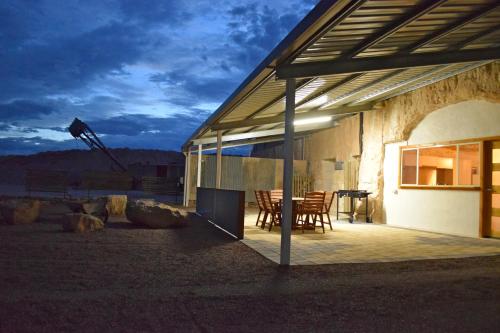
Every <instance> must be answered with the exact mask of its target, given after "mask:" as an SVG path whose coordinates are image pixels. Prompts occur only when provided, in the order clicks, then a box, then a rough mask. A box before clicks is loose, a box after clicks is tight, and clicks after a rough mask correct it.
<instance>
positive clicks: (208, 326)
mask: <svg viewBox="0 0 500 333" xmlns="http://www.w3.org/2000/svg"><path fill="white" fill-rule="evenodd" d="M60 229H61V227H60V226H59V225H56V224H42V223H39V224H34V225H29V226H0V242H1V243H0V331H2V332H16V331H21V332H22V331H36V332H57V331H85V332H105V331H119V332H136V331H142V332H149V331H153V332H175V331H182V332H184V331H186V332H285V331H286V332H332V331H335V332H388V331H393V332H419V331H425V332H429V331H431V332H433V331H440V332H500V316H499V313H500V256H496V257H479V258H467V259H447V260H430V261H414V262H399V263H380V264H339V265H323V266H293V267H289V268H285V267H279V266H277V265H275V264H274V263H272V262H270V261H268V260H267V259H265V258H264V257H262V256H260V255H259V254H257V253H256V252H254V251H253V250H251V249H250V248H248V247H247V246H245V245H244V244H243V243H241V242H237V241H234V240H232V239H230V238H228V237H227V236H226V235H225V234H224V233H222V232H220V231H219V230H217V229H215V228H214V227H212V226H211V225H207V224H205V223H203V222H202V221H200V220H197V221H193V222H191V224H190V226H189V227H187V228H184V229H173V230H147V229H137V228H134V227H132V226H131V225H129V224H126V223H109V224H108V228H107V229H106V230H105V231H103V232H99V233H93V234H87V235H78V234H71V233H63V232H61V231H60Z"/></svg>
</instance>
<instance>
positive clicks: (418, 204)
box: [384, 101, 500, 237]
mask: <svg viewBox="0 0 500 333" xmlns="http://www.w3.org/2000/svg"><path fill="white" fill-rule="evenodd" d="M490 136H500V104H494V103H489V102H484V101H467V102H462V103H458V104H454V105H450V106H447V107H445V108H442V109H440V110H437V111H435V112H433V113H431V114H429V115H428V116H427V117H426V118H424V120H422V122H421V123H420V124H419V125H418V126H417V127H416V128H415V129H414V130H413V132H412V134H411V136H410V138H409V140H408V142H400V143H393V144H387V145H386V146H385V157H384V214H385V221H386V223H387V224H388V225H393V226H398V227H404V228H411V229H418V230H426V231H433V232H440V233H446V234H451V235H459V236H469V237H478V236H479V215H480V211H479V207H480V200H479V199H480V193H479V192H478V191H446V190H420V189H417V190H411V189H398V174H399V147H400V146H405V145H413V144H426V143H435V142H441V141H454V140H463V139H473V138H481V137H490Z"/></svg>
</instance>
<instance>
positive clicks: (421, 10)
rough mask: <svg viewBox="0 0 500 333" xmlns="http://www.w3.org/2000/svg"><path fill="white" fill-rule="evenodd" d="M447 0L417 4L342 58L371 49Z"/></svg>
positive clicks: (432, 0) (433, 0)
mask: <svg viewBox="0 0 500 333" xmlns="http://www.w3.org/2000/svg"><path fill="white" fill-rule="evenodd" d="M446 1H447V0H439V1H435V0H428V1H425V2H424V3H422V4H420V5H418V6H415V8H414V9H413V10H412V11H411V12H410V13H409V14H407V15H404V16H403V17H402V18H401V19H399V20H397V21H396V22H394V23H392V24H390V25H389V26H387V27H386V28H384V29H382V30H381V31H380V32H378V33H377V34H375V35H374V36H372V37H371V38H368V40H366V41H362V42H361V43H360V44H359V45H358V46H356V47H354V49H352V50H350V51H349V52H348V53H346V54H342V55H341V57H342V58H352V57H354V56H356V55H358V54H359V53H361V52H363V51H365V50H367V49H369V48H370V47H372V46H373V45H375V44H377V43H379V42H381V41H382V40H384V39H386V38H387V37H389V36H390V35H392V34H393V33H395V32H396V31H398V30H399V29H401V28H403V27H404V26H406V25H407V24H409V23H411V22H413V21H414V20H416V19H418V18H419V17H421V16H423V15H425V14H427V13H428V12H430V11H431V10H433V9H434V8H436V7H439V6H440V5H442V4H443V3H444V2H446Z"/></svg>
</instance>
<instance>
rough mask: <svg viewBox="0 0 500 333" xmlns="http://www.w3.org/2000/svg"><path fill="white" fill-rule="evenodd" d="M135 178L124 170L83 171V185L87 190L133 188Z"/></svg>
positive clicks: (125, 189) (124, 189) (123, 189)
mask: <svg viewBox="0 0 500 333" xmlns="http://www.w3.org/2000/svg"><path fill="white" fill-rule="evenodd" d="M133 184H134V179H133V178H132V177H131V176H129V175H128V174H126V173H123V172H101V171H100V172H96V171H86V172H84V173H83V187H84V188H85V189H86V190H119V191H129V190H132V188H133Z"/></svg>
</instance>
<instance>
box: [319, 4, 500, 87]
mask: <svg viewBox="0 0 500 333" xmlns="http://www.w3.org/2000/svg"><path fill="white" fill-rule="evenodd" d="M498 6H499V4H498V2H497V3H496V4H492V5H490V6H488V7H486V8H482V9H481V10H478V11H476V12H474V13H472V14H470V15H468V16H466V17H465V18H463V19H460V20H458V21H456V22H454V23H452V24H449V25H447V26H446V27H444V28H443V29H440V30H438V31H437V32H435V33H434V34H432V35H431V36H427V37H424V38H422V39H421V40H419V41H417V42H416V43H414V44H412V45H410V46H408V47H405V48H404V49H402V50H400V51H399V52H397V53H396V54H408V53H411V52H413V51H415V50H417V49H418V48H420V47H422V46H425V45H427V44H430V43H432V42H435V41H436V40H438V39H440V38H442V37H444V36H447V35H448V34H450V33H451V32H454V31H456V30H457V29H460V28H462V27H463V26H465V25H467V24H469V23H471V22H473V21H475V20H477V19H479V18H481V17H483V16H484V15H486V14H488V13H490V12H491V11H492V10H494V9H495V8H496V7H498ZM408 23H410V22H407V24H408ZM402 26H404V25H402ZM498 28H500V26H499V25H496V26H494V27H492V28H490V29H488V30H485V31H482V32H480V33H478V34H476V35H474V36H472V37H469V38H468V39H466V40H464V41H462V42H460V43H459V44H457V45H453V46H451V47H449V48H448V49H447V51H451V50H459V49H461V48H462V47H464V46H466V45H468V44H470V43H472V42H473V41H474V40H476V39H479V38H483V37H485V36H487V35H489V34H491V33H493V32H495V31H498ZM380 35H382V34H380ZM376 38H377V36H375V37H373V38H372V39H371V40H375V39H376ZM380 40H382V39H379V40H378V41H380ZM352 52H353V51H350V53H352ZM441 69H442V68H441V67H440V68H438V69H436V71H437V70H441ZM403 71H404V69H402V70H398V71H395V72H392V73H389V74H387V75H384V76H383V77H382V78H381V79H379V80H377V81H378V82H381V81H383V80H388V79H390V78H392V77H394V76H396V75H398V74H400V73H401V72H403ZM363 75H364V73H358V74H354V75H353V76H352V78H353V79H357V78H359V77H361V76H363ZM409 81H411V82H414V80H413V79H410V80H409ZM369 85H371V84H368V85H365V86H363V89H366V88H367V87H368V86H369ZM335 88H337V87H334V88H332V89H330V90H329V91H332V90H333V89H335ZM360 90H362V89H356V92H355V93H354V94H357V93H358V92H359V91H360ZM354 94H352V95H354ZM352 95H350V96H352Z"/></svg>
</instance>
